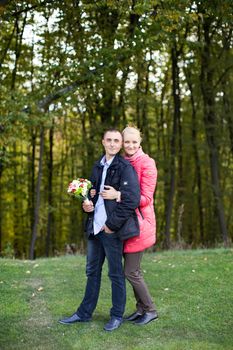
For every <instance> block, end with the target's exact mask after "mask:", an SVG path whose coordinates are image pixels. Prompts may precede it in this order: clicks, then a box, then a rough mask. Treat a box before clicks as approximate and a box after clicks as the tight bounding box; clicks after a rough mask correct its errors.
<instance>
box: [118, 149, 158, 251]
mask: <svg viewBox="0 0 233 350" xmlns="http://www.w3.org/2000/svg"><path fill="white" fill-rule="evenodd" d="M125 158H126V159H127V160H129V161H130V163H131V164H132V165H133V167H134V168H135V170H136V172H137V174H138V179H139V183H140V190H141V199H140V208H139V209H137V210H136V212H137V216H138V221H139V225H140V235H139V236H137V237H133V238H129V239H128V240H126V241H125V243H124V253H136V252H140V251H143V250H144V249H146V248H149V247H151V246H152V245H153V244H154V243H155V241H156V221H155V212H154V199H153V197H154V191H155V187H156V182H157V169H156V165H155V161H154V160H153V159H152V158H150V157H149V156H148V155H147V154H145V153H144V152H143V151H142V149H141V148H139V150H138V151H137V152H136V153H135V154H134V155H133V156H132V157H125Z"/></svg>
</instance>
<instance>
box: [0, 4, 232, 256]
mask: <svg viewBox="0 0 233 350" xmlns="http://www.w3.org/2000/svg"><path fill="white" fill-rule="evenodd" d="M232 29H233V2H232V0H222V1H217V0H212V1H210V0H205V1H204V0H201V1H189V0H179V1H178V0H166V1H162V0H150V1H146V0H144V1H142V0H119V1H117V0H100V1H85V0H83V1H79V0H70V1H68V0H65V1H57V0H51V1H46V0H31V1H6V0H5V1H0V79H1V80H0V81H1V84H0V252H1V255H2V256H14V257H20V258H30V259H34V258H35V257H39V256H52V255H57V254H60V253H61V252H62V251H64V247H65V245H66V244H69V245H71V244H75V245H76V247H77V249H78V250H79V251H80V252H85V238H84V233H83V222H84V219H85V217H84V216H85V215H84V214H83V212H82V210H81V204H80V203H79V202H78V201H76V200H73V199H72V198H70V197H69V196H68V194H67V186H68V183H69V182H70V181H71V180H72V179H74V178H75V177H89V175H90V171H91V167H92V165H93V162H94V161H95V160H96V159H97V158H98V157H99V155H100V154H101V152H102V147H101V142H100V141H101V136H102V132H103V130H104V129H105V128H107V127H109V126H116V127H118V128H120V129H123V128H124V127H125V126H126V125H127V124H130V123H133V124H135V125H137V126H138V127H139V128H140V129H141V130H142V133H143V135H144V137H143V149H144V151H145V152H148V153H149V154H150V156H151V157H153V158H154V159H155V160H156V164H157V167H158V184H157V190H156V194H155V210H156V216H157V242H158V243H157V246H156V247H157V249H159V248H172V247H175V246H176V247H181V248H185V247H192V248H193V247H215V246H218V245H224V246H229V245H231V242H232V237H233V215H232V210H233V200H232V199H233V185H232V179H233V113H232V112H233V111H232V97H233V94H232V91H233V76H232V69H233V51H232V44H233V41H232Z"/></svg>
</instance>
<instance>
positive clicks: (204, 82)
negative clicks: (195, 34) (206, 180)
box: [200, 18, 228, 246]
mask: <svg viewBox="0 0 233 350" xmlns="http://www.w3.org/2000/svg"><path fill="white" fill-rule="evenodd" d="M211 20H213V19H211V18H206V19H205V21H204V23H203V30H204V48H203V50H202V52H201V75H200V82H201V91H202V97H203V105H204V124H205V131H206V138H207V143H208V147H209V158H210V171H211V182H212V189H213V194H214V199H215V205H216V212H217V215H218V221H219V227H220V232H221V235H222V239H223V242H224V245H225V246H227V244H228V232H227V226H226V221H225V214H224V206H223V201H222V193H221V189H220V179H219V154H218V144H217V135H216V132H217V124H216V112H215V93H214V84H213V74H214V71H213V68H212V67H211V53H210V46H211V35H210V26H211Z"/></svg>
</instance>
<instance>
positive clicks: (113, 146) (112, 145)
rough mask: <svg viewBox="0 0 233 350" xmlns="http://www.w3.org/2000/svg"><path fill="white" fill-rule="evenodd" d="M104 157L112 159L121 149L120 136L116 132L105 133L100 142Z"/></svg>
mask: <svg viewBox="0 0 233 350" xmlns="http://www.w3.org/2000/svg"><path fill="white" fill-rule="evenodd" d="M102 144H103V146H104V149H105V153H106V157H107V158H112V157H114V156H115V155H116V154H117V153H118V152H120V149H121V147H122V136H121V133H119V132H118V131H107V132H106V134H105V135H104V138H103V140H102Z"/></svg>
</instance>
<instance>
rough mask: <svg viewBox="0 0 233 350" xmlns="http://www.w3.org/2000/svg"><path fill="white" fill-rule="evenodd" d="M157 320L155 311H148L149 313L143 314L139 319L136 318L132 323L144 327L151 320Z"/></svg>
mask: <svg viewBox="0 0 233 350" xmlns="http://www.w3.org/2000/svg"><path fill="white" fill-rule="evenodd" d="M157 319H158V314H157V312H156V311H150V312H146V313H144V315H142V316H141V317H138V318H137V320H136V321H135V322H134V324H137V325H140V326H141V325H144V324H147V323H149V322H151V321H153V320H157Z"/></svg>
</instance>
